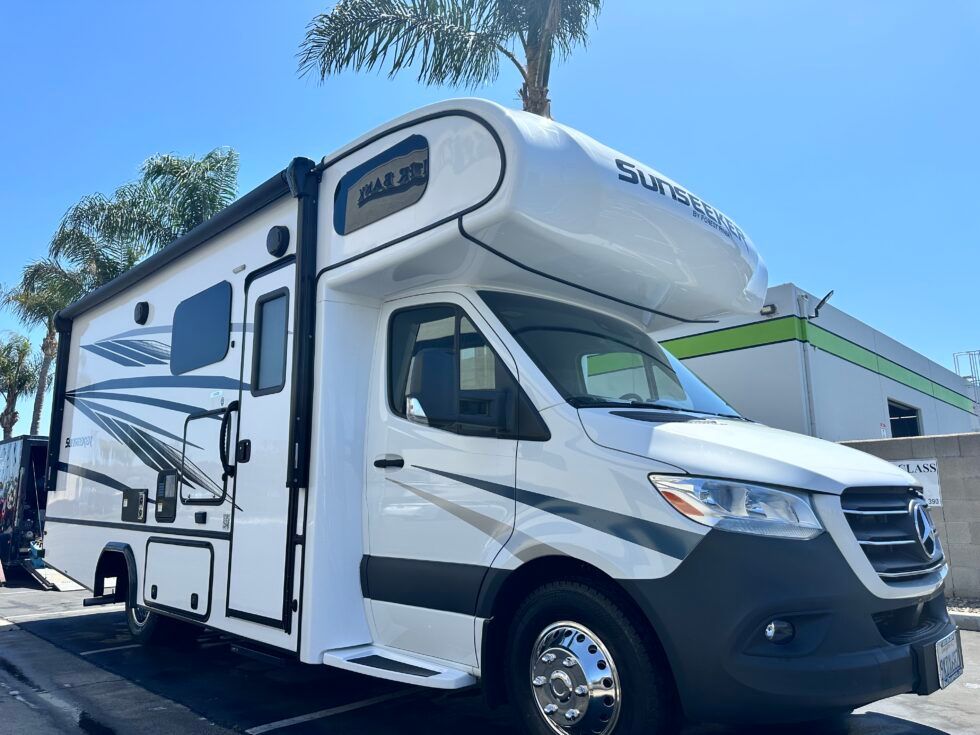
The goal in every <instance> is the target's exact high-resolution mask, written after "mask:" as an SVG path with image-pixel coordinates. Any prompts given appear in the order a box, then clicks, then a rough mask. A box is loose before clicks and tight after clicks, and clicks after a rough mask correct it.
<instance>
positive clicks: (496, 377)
mask: <svg viewBox="0 0 980 735" xmlns="http://www.w3.org/2000/svg"><path fill="white" fill-rule="evenodd" d="M388 401H389V404H390V407H391V410H392V411H393V412H394V413H395V414H397V415H398V416H401V417H403V418H405V419H407V420H409V421H412V422H414V423H418V424H422V425H424V426H431V427H433V428H436V429H442V430H444V431H451V432H453V433H456V434H464V435H467V436H483V437H492V438H498V439H526V440H532V441H543V440H546V439H548V438H549V437H550V434H549V433H548V429H547V427H546V426H545V425H544V422H543V421H542V420H541V417H540V416H539V415H538V413H537V411H535V410H534V407H533V406H532V405H531V403H530V401H529V400H528V398H527V396H526V395H525V394H524V391H522V390H521V388H520V386H519V385H518V384H517V381H516V380H514V377H513V376H512V375H511V374H510V371H509V370H508V369H507V367H506V366H505V365H504V364H503V362H502V361H501V360H500V359H499V358H498V357H497V355H496V353H495V352H494V351H493V348H491V347H490V345H489V344H488V343H487V341H486V339H485V338H484V337H483V335H482V334H481V333H480V331H479V330H478V329H477V328H476V327H475V326H474V325H473V322H471V321H470V319H469V318H468V317H467V316H466V315H465V314H463V313H462V311H461V310H460V309H458V308H457V307H455V306H449V305H438V306H424V307H419V308H413V309H404V310H402V311H399V312H396V313H395V314H394V315H393V316H392V318H391V322H390V324H389V332H388Z"/></svg>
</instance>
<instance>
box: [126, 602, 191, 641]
mask: <svg viewBox="0 0 980 735" xmlns="http://www.w3.org/2000/svg"><path fill="white" fill-rule="evenodd" d="M126 624H127V625H128V626H129V632H130V635H132V636H133V638H134V639H136V642H137V643H142V644H143V645H149V646H159V645H170V646H172V645H180V644H186V643H188V642H189V641H191V640H193V638H194V636H195V634H196V633H197V631H198V626H196V625H193V624H191V623H185V622H184V621H182V620H175V619H173V618H168V617H167V616H165V615H161V614H160V613H157V612H154V611H153V610H150V609H149V608H146V607H143V606H142V605H132V604H130V603H129V602H127V603H126Z"/></svg>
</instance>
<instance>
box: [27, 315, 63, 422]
mask: <svg viewBox="0 0 980 735" xmlns="http://www.w3.org/2000/svg"><path fill="white" fill-rule="evenodd" d="M57 351H58V333H57V332H55V329H54V324H53V323H52V324H50V325H49V326H48V333H47V334H46V335H44V339H43V340H42V341H41V367H40V368H39V369H38V377H37V393H35V394H34V413H33V414H32V415H31V436H37V434H38V433H39V432H40V429H41V411H42V410H43V409H44V394H45V393H47V391H48V374H49V373H50V372H51V363H53V362H54V356H55V354H57Z"/></svg>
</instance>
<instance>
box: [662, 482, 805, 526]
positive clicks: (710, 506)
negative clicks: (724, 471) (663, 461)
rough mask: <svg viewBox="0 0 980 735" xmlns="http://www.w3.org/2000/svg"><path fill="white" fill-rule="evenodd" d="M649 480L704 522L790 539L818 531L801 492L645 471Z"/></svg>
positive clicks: (672, 501)
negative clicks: (652, 473) (650, 473)
mask: <svg viewBox="0 0 980 735" xmlns="http://www.w3.org/2000/svg"><path fill="white" fill-rule="evenodd" d="M650 482H651V483H653V486H654V487H655V488H657V491H658V492H659V493H660V494H661V495H662V496H663V497H664V499H665V500H666V501H667V502H668V503H670V504H671V505H672V506H673V507H674V508H675V509H677V510H678V511H680V512H681V513H683V514H684V515H685V516H687V517H688V518H690V519H691V520H692V521H696V522H698V523H701V524H703V525H705V526H712V527H713V528H721V529H724V530H725V531H737V532H738V533H753V534H757V535H759V536H777V537H779V538H793V539H810V538H813V537H814V536H818V535H820V534H821V533H822V532H823V526H822V525H820V521H818V520H817V516H816V514H815V513H814V512H813V508H812V507H810V501H809V500H808V499H807V497H806V495H804V494H803V493H796V492H792V491H790V490H776V489H774V488H771V487H760V486H759V485H749V484H746V483H744V482H736V481H733V480H712V479H708V478H702V477H677V476H672V475H650Z"/></svg>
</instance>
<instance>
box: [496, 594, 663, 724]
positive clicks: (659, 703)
mask: <svg viewBox="0 0 980 735" xmlns="http://www.w3.org/2000/svg"><path fill="white" fill-rule="evenodd" d="M510 632H511V635H510V636H509V643H508V648H507V653H506V656H505V662H504V666H505V667H506V669H505V671H504V679H505V682H506V685H507V694H508V699H509V701H510V702H511V704H512V706H514V707H515V709H516V710H517V712H518V714H519V717H520V719H521V721H522V723H523V725H524V729H525V731H526V732H527V733H528V734H529V735H566V734H567V735H579V733H581V734H582V735H641V734H642V735H667V734H668V733H672V732H675V729H676V727H677V722H678V714H679V707H678V705H677V695H676V690H675V687H674V681H673V677H672V676H671V674H670V670H669V667H668V665H667V662H666V660H665V659H664V657H663V653H662V652H661V651H660V649H659V647H658V646H657V645H656V644H655V643H654V642H652V640H651V637H652V633H651V632H649V631H648V629H647V628H646V624H645V622H644V621H642V620H634V619H633V617H632V616H631V615H630V613H629V612H628V611H627V610H626V609H625V608H624V607H623V606H621V605H619V604H618V603H617V602H616V601H615V599H614V598H613V597H612V596H610V595H608V594H606V593H605V592H603V591H600V590H598V589H595V588H594V587H592V586H590V585H587V584H583V583H581V582H573V581H564V582H554V583H551V584H547V585H545V586H543V587H541V588H539V589H537V590H536V591H535V592H533V593H531V595H530V596H529V597H528V598H527V599H526V600H525V601H524V602H523V603H522V604H521V605H520V607H519V608H518V610H517V612H516V613H515V616H514V619H513V623H512V626H511V629H510Z"/></svg>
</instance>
